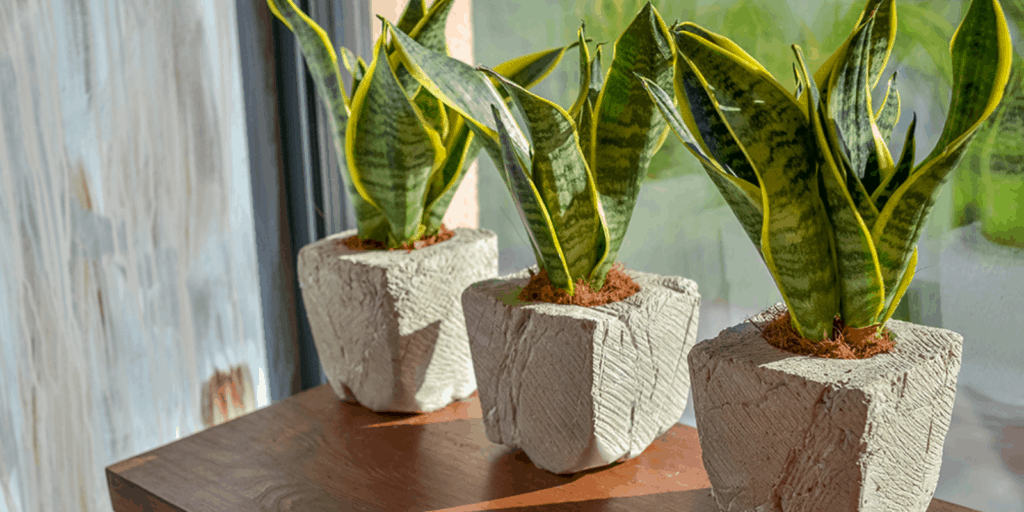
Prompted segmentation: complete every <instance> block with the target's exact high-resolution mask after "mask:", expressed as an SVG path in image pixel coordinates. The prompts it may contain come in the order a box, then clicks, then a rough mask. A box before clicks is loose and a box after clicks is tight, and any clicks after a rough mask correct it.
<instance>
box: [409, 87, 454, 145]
mask: <svg viewBox="0 0 1024 512" xmlns="http://www.w3.org/2000/svg"><path fill="white" fill-rule="evenodd" d="M413 103H414V104H415V105H416V108H418V109H419V111H420V113H421V114H423V118H424V119H426V121H427V123H428V124H429V125H430V127H431V128H433V129H434V131H436V132H437V133H438V135H440V137H441V138H442V139H444V138H446V137H448V129H449V123H448V113H447V112H446V111H445V108H444V103H441V100H439V99H437V98H435V97H434V95H433V94H430V92H429V91H427V90H426V89H425V88H423V87H419V88H418V90H417V91H416V95H415V96H414V97H413Z"/></svg>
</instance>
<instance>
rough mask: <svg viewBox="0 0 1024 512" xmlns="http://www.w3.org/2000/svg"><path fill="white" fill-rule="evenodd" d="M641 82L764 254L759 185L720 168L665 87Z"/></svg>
mask: <svg viewBox="0 0 1024 512" xmlns="http://www.w3.org/2000/svg"><path fill="white" fill-rule="evenodd" d="M677 62H678V61H677ZM639 78H640V81H641V82H642V83H643V84H644V88H645V89H646V90H647V94H649V95H650V96H651V99H652V100H653V101H654V104H655V105H657V106H658V110H659V111H660V112H661V114H662V116H664V117H665V121H666V122H668V125H669V127H670V128H672V132H673V133H675V134H676V137H677V138H679V140H680V141H681V142H682V143H683V145H684V146H686V149H688V150H689V151H690V153H692V154H693V156H695V157H697V160H698V161H699V162H700V164H701V166H702V167H704V170H705V172H707V174H708V176H709V177H710V178H711V181H712V183H714V184H715V186H716V187H718V190H719V192H721V193H722V197H724V198H725V201H726V203H727V204H728V205H729V207H730V208H731V209H732V211H733V213H734V214H736V218H737V219H738V220H739V222H740V225H741V226H742V227H743V230H744V231H745V232H746V233H747V236H748V237H750V241H751V242H753V244H754V247H757V249H758V254H760V253H761V226H762V225H763V223H764V216H763V215H762V211H761V191H760V190H759V189H758V188H757V186H756V185H753V184H751V183H749V182H747V181H744V180H741V179H739V178H737V177H735V176H731V175H729V174H727V173H726V172H725V171H724V170H723V169H722V168H721V167H720V166H719V165H718V162H716V161H714V160H712V159H710V158H708V156H707V155H706V154H704V152H703V151H702V150H701V148H700V146H699V145H698V144H697V140H696V139H695V138H694V136H693V134H692V133H690V130H689V129H688V128H687V127H686V123H685V122H684V121H683V118H682V116H681V115H680V114H679V111H678V110H677V109H676V107H675V105H673V103H672V97H671V96H669V95H668V93H667V92H665V91H664V90H662V88H661V87H658V84H656V83H654V82H652V81H650V80H648V79H647V78H645V77H639ZM762 258H763V256H762Z"/></svg>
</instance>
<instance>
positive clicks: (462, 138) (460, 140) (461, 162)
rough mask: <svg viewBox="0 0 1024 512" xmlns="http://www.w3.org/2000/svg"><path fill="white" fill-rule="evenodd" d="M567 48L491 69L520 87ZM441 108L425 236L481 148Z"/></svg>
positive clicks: (464, 127) (465, 127)
mask: <svg viewBox="0 0 1024 512" xmlns="http://www.w3.org/2000/svg"><path fill="white" fill-rule="evenodd" d="M570 48H572V45H568V46H565V47H560V48H552V49H548V50H544V51H542V52H537V53H533V54H530V55H526V56H523V57H518V58H515V59H512V60H509V61H507V62H504V63H502V64H500V65H499V66H498V67H497V68H495V70H496V71H497V70H498V69H504V70H506V71H507V72H508V73H509V74H510V75H511V76H509V80H510V81H512V82H514V83H516V84H517V85H519V86H521V87H524V88H529V87H532V86H533V85H535V84H537V83H538V82H539V81H540V80H542V79H543V78H544V77H545V76H547V75H548V74H549V73H550V72H551V69H552V68H554V66H556V65H557V64H558V62H559V60H560V59H561V58H562V55H564V53H565V52H566V51H567V50H568V49H570ZM503 74H504V73H503ZM506 76H508V75H506ZM502 91H503V90H502ZM502 91H499V92H502ZM444 111H445V113H446V114H445V115H446V117H447V119H448V123H449V127H448V135H447V138H446V139H445V147H446V148H448V157H447V160H446V161H445V163H444V165H442V166H441V169H440V170H439V171H436V172H435V173H434V174H433V175H432V176H431V184H430V188H429V191H428V192H427V201H426V203H427V211H426V213H425V214H424V219H425V220H424V224H425V225H426V233H427V235H428V236H429V235H433V234H435V233H436V232H437V230H438V228H439V227H440V225H441V219H442V218H443V217H444V214H445V212H446V211H447V210H448V206H449V205H450V204H451V201H452V197H454V195H455V191H456V189H457V188H458V186H459V184H460V183H462V179H463V178H464V177H465V173H466V170H467V168H468V167H469V165H470V164H471V163H472V162H473V161H474V160H476V157H477V155H478V154H479V153H480V149H481V148H482V147H484V145H483V144H482V143H481V139H480V138H479V137H477V136H476V135H475V134H474V132H473V131H472V130H471V129H470V127H469V125H467V123H466V120H465V118H464V117H462V116H461V115H459V113H458V112H457V111H456V110H455V109H453V108H452V107H450V106H448V105H444ZM492 156H493V155H492ZM499 156H500V155H499ZM495 162H500V160H495ZM499 168H500V171H499V173H500V174H501V175H502V176H503V177H504V168H503V167H500V166H499ZM538 261H540V259H538Z"/></svg>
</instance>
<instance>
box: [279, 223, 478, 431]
mask: <svg viewBox="0 0 1024 512" xmlns="http://www.w3.org/2000/svg"><path fill="white" fill-rule="evenodd" d="M454 231H455V236H453V237H452V238H450V239H448V240H446V241H444V242H440V243H437V244H434V245H430V246H427V247H424V248H422V249H417V250H414V251H411V252H407V251H405V250H396V251H357V250H352V249H349V248H348V247H346V246H345V245H344V244H343V243H342V240H344V239H345V238H348V237H349V236H352V235H354V234H355V233H356V231H355V230H350V231H345V232H343V233H339V234H337V235H333V236H330V237H327V238H324V239H323V240H320V241H318V242H315V243H312V244H309V245H307V246H305V247H303V248H302V250H301V251H300V252H299V262H298V274H299V286H300V287H301V288H302V301H303V304H304V305H305V307H306V315H307V316H308V318H309V325H310V328H311V329H312V331H313V341H314V343H315V344H316V350H317V354H318V355H319V356H320V364H321V365H323V368H324V373H325V374H327V378H328V379H329V381H330V383H331V387H332V388H334V392H335V393H337V394H338V396H339V397H341V398H343V399H344V398H354V399H355V400H356V401H358V402H359V403H361V404H362V405H364V406H366V407H367V408H369V409H371V410H374V411H377V412H384V411H390V412H429V411H434V410H437V409H440V408H441V407H444V406H445V405H447V404H449V403H451V402H452V401H454V400H461V399H464V398H466V397H468V396H469V395H471V394H472V393H473V391H474V390H475V389H476V382H475V379H474V377H473V365H472V362H471V359H470V352H469V343H468V341H467V340H466V323H465V320H464V319H463V316H462V304H461V303H460V301H459V298H460V297H461V295H462V291H463V290H464V289H465V288H466V286H468V285H469V284H470V283H473V282H475V281H479V280H481V279H487V278H490V277H494V276H496V275H497V274H498V237H497V235H495V234H494V233H493V232H491V231H488V230H486V229H466V228H458V229H455V230H454Z"/></svg>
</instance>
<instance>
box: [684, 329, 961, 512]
mask: <svg viewBox="0 0 1024 512" xmlns="http://www.w3.org/2000/svg"><path fill="white" fill-rule="evenodd" d="M764 319H765V316H764V314H763V313H762V315H759V316H758V317H755V319H754V321H758V322H760V321H763V320H764ZM886 325H887V327H888V328H889V329H890V330H891V331H892V332H893V333H894V334H895V335H896V340H895V341H896V348H895V350H894V351H892V352H890V353H887V354H880V355H876V356H874V357H871V358H868V359H861V360H841V359H825V358H820V357H810V356H800V355H796V354H792V353H789V352H785V351H782V350H779V349H777V348H775V347H773V346H771V345H769V344H768V343H767V342H766V341H765V340H764V339H763V338H762V337H761V333H760V331H759V330H758V329H757V328H756V327H754V326H753V325H751V324H749V323H744V324H740V325H738V326H735V327H732V328H729V329H727V330H725V331H722V333H721V334H719V335H718V337H716V338H714V339H711V340H706V341H703V342H701V343H698V344H697V345H696V346H695V347H694V348H693V350H692V351H691V352H690V355H689V367H690V376H691V379H692V382H693V406H694V412H695V414H696V418H697V430H698V432H699V433H700V445H701V451H702V452H703V459H704V469H706V470H707V473H708V478H709V479H710V480H711V486H712V494H713V495H714V498H715V501H716V502H717V503H718V507H719V509H721V510H724V511H738V510H758V511H781V510H785V511H822V510H829V511H847V510H849V511H853V510H858V511H866V510H893V511H924V510H926V509H927V508H928V505H929V503H930V501H931V498H932V494H933V493H934V492H935V486H936V484H937V483H938V478H939V466H940V465H941V462H942V443H943V440H944V439H945V436H946V431H947V430H948V428H949V422H950V417H951V414H952V411H953V399H954V398H955V396H956V378H957V372H958V371H959V369H960V354H961V346H962V343H963V338H962V337H961V336H960V335H959V334H956V333H954V332H952V331H948V330H944V329H937V328H933V327H925V326H920V325H915V324H911V323H906V322H900V321H897V320H890V321H889V322H888V323H887V324H886Z"/></svg>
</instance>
